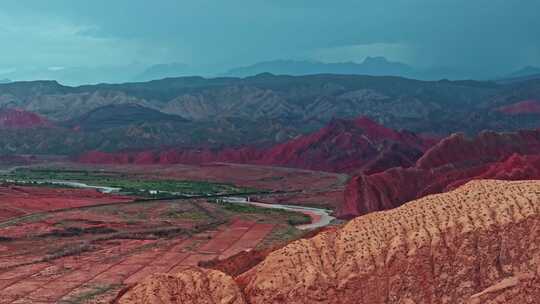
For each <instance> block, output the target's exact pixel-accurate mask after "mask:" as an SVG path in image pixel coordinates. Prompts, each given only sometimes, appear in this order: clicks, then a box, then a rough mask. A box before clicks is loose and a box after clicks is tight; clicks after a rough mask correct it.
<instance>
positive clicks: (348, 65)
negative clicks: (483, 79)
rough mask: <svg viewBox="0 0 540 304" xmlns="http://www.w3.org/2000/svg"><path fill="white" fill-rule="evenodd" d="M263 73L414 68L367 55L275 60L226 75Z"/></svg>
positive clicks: (408, 71) (389, 72)
mask: <svg viewBox="0 0 540 304" xmlns="http://www.w3.org/2000/svg"><path fill="white" fill-rule="evenodd" d="M261 73H272V74H276V75H296V76H301V75H310V74H349V75H373V76H405V77H411V76H413V75H414V69H413V68H412V67H410V66H408V65H406V64H404V63H400V62H392V61H388V60H387V59H386V58H384V57H367V58H366V59H365V60H364V61H363V62H362V63H355V62H337V63H324V62H319V61H296V60H274V61H265V62H260V63H256V64H253V65H250V66H245V67H239V68H234V69H231V70H229V71H228V72H227V73H225V75H227V76H236V77H247V76H253V75H257V74H261Z"/></svg>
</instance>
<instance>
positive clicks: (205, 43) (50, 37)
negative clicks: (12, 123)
mask: <svg viewBox="0 0 540 304" xmlns="http://www.w3.org/2000/svg"><path fill="white" fill-rule="evenodd" d="M538 12H540V1H538V0H356V1H354V0H333V1H328V0H193V1H191V0H190V1H182V0H155V1H147V0H92V1H83V0H81V1H73V0H47V1H41V0H2V5H1V6H0V40H1V41H2V42H3V43H2V47H1V49H0V78H1V75H2V73H5V72H6V71H10V70H13V69H20V68H22V67H25V68H29V67H39V68H47V69H52V70H54V69H62V68H65V67H83V66H84V67H100V66H122V65H133V64H141V65H149V64H157V63H169V62H181V63H186V64H189V65H193V66H204V67H207V68H208V69H214V70H216V71H217V70H224V69H227V68H232V67H237V66H243V65H249V64H253V63H256V62H260V61H266V60H275V59H302V60H305V59H308V60H319V61H325V62H342V61H356V62H360V61H362V60H363V59H364V58H365V57H366V56H385V57H387V58H388V59H390V60H394V61H401V62H404V63H408V64H410V65H413V66H417V67H452V68H459V69H467V70H470V71H475V72H477V73H479V74H481V73H483V74H497V73H505V72H506V73H509V72H511V71H513V70H516V69H518V68H520V67H522V66H526V65H535V66H540V18H538Z"/></svg>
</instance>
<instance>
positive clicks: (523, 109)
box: [496, 100, 540, 115]
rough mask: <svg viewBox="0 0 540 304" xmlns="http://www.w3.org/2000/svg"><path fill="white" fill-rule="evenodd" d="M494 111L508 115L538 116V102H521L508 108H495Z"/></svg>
mask: <svg viewBox="0 0 540 304" xmlns="http://www.w3.org/2000/svg"><path fill="white" fill-rule="evenodd" d="M496 111H498V112H502V113H505V114H510V115H518V114H540V101H538V100H523V101H520V102H516V103H514V104H511V105H508V106H504V107H500V108H497V109H496Z"/></svg>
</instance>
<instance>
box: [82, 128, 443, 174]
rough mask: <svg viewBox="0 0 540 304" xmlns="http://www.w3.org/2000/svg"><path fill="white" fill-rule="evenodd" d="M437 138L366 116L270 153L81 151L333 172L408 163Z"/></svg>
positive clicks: (140, 160) (93, 157)
mask: <svg viewBox="0 0 540 304" xmlns="http://www.w3.org/2000/svg"><path fill="white" fill-rule="evenodd" d="M434 143H435V142H434V141H433V140H428V139H424V138H422V137H419V136H416V135H415V134H413V133H410V132H405V131H404V132H397V131H394V130H391V129H388V128H385V127H383V126H381V125H379V124H377V123H375V122H373V121H371V120H369V119H368V118H365V117H361V118H358V119H356V120H341V119H340V120H334V121H332V122H331V123H330V124H329V125H328V126H327V127H325V128H322V129H321V130H319V131H317V132H314V133H312V134H309V135H305V136H301V137H298V138H296V139H293V140H291V141H288V142H285V143H282V144H279V145H276V146H274V147H272V148H270V149H268V150H266V151H263V150H260V149H256V148H252V147H243V148H238V149H231V148H225V149H219V150H211V149H170V150H166V151H156V152H152V151H145V152H136V153H114V154H112V155H108V156H106V155H105V154H104V153H101V154H96V153H95V152H91V153H86V154H84V155H82V156H81V157H80V158H79V160H80V161H82V162H88V163H100V162H107V163H114V162H116V161H117V162H120V163H124V162H126V161H127V162H132V163H136V164H151V163H160V164H175V163H182V164H203V163H209V162H230V163H250V164H259V165H271V166H285V167H296V168H303V169H311V170H321V171H332V172H367V173H373V172H380V171H383V170H385V169H388V168H391V167H394V166H402V167H410V166H412V165H414V163H415V161H416V160H417V159H418V158H419V157H420V156H421V155H422V153H423V152H424V151H425V150H426V149H427V148H428V147H430V146H432V145H433V144H434Z"/></svg>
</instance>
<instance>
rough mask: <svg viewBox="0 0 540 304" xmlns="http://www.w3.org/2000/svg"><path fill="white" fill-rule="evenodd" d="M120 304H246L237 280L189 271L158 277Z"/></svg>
mask: <svg viewBox="0 0 540 304" xmlns="http://www.w3.org/2000/svg"><path fill="white" fill-rule="evenodd" d="M116 303H118V304H134V303H141V304H142V303H144V304H176V303H178V304H179V303H190V304H212V303H220V304H244V303H246V302H245V300H244V296H243V295H242V293H241V291H240V288H238V286H237V285H236V284H235V282H234V280H233V279H232V278H231V277H229V276H227V275H225V274H224V273H222V272H219V271H216V270H206V269H199V268H189V269H186V270H185V271H182V272H180V273H178V274H175V275H171V274H156V275H153V276H151V277H149V278H147V279H146V280H144V281H143V282H141V283H140V284H137V285H136V286H134V287H133V288H132V289H130V290H128V291H126V292H125V294H123V295H122V296H121V298H120V299H118V300H116Z"/></svg>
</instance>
